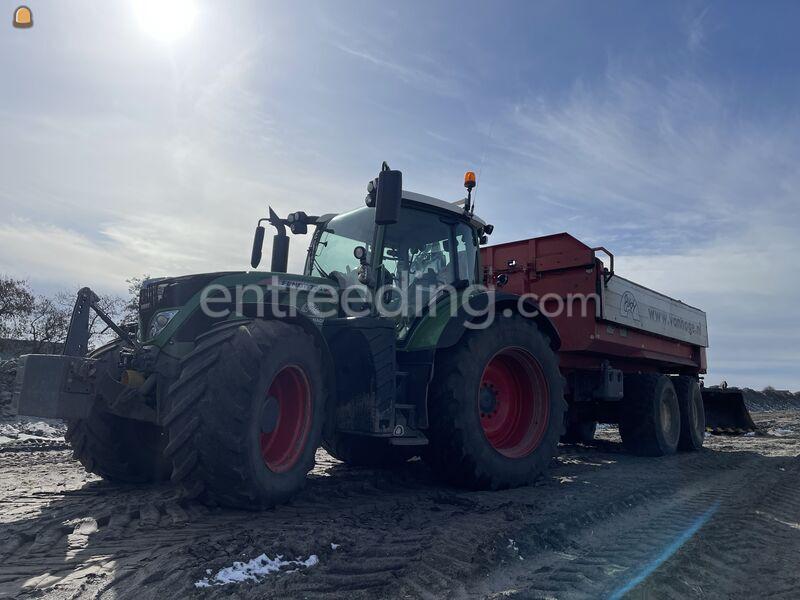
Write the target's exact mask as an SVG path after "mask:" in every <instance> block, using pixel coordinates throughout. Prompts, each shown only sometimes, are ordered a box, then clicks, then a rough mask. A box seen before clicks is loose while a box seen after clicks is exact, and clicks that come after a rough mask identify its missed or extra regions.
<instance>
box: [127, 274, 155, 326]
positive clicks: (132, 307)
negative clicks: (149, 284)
mask: <svg viewBox="0 0 800 600" xmlns="http://www.w3.org/2000/svg"><path fill="white" fill-rule="evenodd" d="M148 279H150V275H147V274H145V275H142V276H141V277H131V278H130V279H126V280H125V283H127V284H128V300H127V302H125V305H124V307H123V311H122V319H123V321H124V322H130V323H135V322H136V321H137V320H138V319H139V292H141V290H142V284H143V283H144V282H145V281H147V280H148Z"/></svg>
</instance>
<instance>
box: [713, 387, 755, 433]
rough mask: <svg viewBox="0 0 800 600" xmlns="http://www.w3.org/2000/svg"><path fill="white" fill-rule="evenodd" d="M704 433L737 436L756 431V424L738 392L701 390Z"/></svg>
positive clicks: (740, 393)
mask: <svg viewBox="0 0 800 600" xmlns="http://www.w3.org/2000/svg"><path fill="white" fill-rule="evenodd" d="M703 405H704V407H705V412H706V431H710V432H711V433H716V434H737V433H746V432H748V431H756V429H757V427H756V424H755V423H754V422H753V418H752V417H751V416H750V412H749V411H748V410H747V406H745V403H744V396H743V395H742V392H741V391H739V390H727V389H726V390H723V389H713V388H712V389H707V388H706V389H703Z"/></svg>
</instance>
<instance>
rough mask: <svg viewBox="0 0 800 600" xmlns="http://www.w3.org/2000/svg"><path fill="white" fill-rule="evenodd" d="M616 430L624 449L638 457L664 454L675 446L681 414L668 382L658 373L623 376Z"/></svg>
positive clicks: (671, 451) (679, 428) (678, 434)
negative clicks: (620, 404)
mask: <svg viewBox="0 0 800 600" xmlns="http://www.w3.org/2000/svg"><path fill="white" fill-rule="evenodd" d="M624 383H625V395H624V398H623V399H622V406H621V407H620V409H621V414H620V423H619V433H620V437H622V443H623V444H624V446H625V448H626V449H627V450H628V451H629V452H632V453H633V454H638V455H640V456H666V455H668V454H674V453H675V451H676V450H677V448H678V439H679V438H680V433H681V413H680V408H679V407H678V397H677V395H676V394H675V388H674V387H673V385H672V381H671V380H670V378H669V377H667V376H666V375H661V374H659V373H637V374H631V375H626V376H625V382H624Z"/></svg>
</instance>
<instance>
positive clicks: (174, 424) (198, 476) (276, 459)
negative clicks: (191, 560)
mask: <svg viewBox="0 0 800 600" xmlns="http://www.w3.org/2000/svg"><path fill="white" fill-rule="evenodd" d="M323 369H324V367H323V361H322V351H321V349H320V348H319V347H318V346H317V344H316V342H315V340H314V338H313V337H312V336H311V335H310V334H308V333H306V332H305V331H304V330H303V328H302V327H299V326H297V325H289V324H287V323H283V322H278V321H254V322H250V323H247V324H243V325H240V326H238V327H237V326H233V327H227V328H223V329H219V330H216V331H213V330H212V331H211V332H209V333H207V334H205V335H203V336H200V338H198V340H197V346H196V348H195V350H194V351H193V352H191V353H190V354H189V355H187V356H186V357H185V358H184V359H183V360H182V361H181V375H180V378H179V379H178V381H177V382H175V383H174V384H173V385H172V386H171V388H170V390H169V400H168V402H169V410H168V412H167V416H166V417H165V419H164V422H165V426H166V427H167V430H168V432H169V445H168V446H167V448H166V451H165V452H166V454H167V455H168V456H170V457H171V458H172V461H173V465H174V469H173V473H172V480H173V481H174V482H176V483H178V484H180V485H181V486H182V488H183V490H184V492H185V494H186V495H187V496H189V497H194V498H197V499H199V500H201V501H203V502H206V503H208V504H221V505H225V506H232V507H236V508H244V509H250V510H257V509H263V508H268V507H271V506H274V505H276V504H280V503H283V502H286V501H288V500H289V499H290V498H291V497H292V496H293V495H294V494H295V493H297V492H298V491H299V490H300V489H301V488H302V487H303V485H304V484H305V479H306V475H307V474H308V472H309V471H310V470H311V469H312V468H313V466H314V454H315V452H316V449H317V448H318V447H319V444H320V437H321V432H322V423H323V419H324V414H325V406H324V405H325V399H326V393H327V392H326V389H325V380H324V370H323Z"/></svg>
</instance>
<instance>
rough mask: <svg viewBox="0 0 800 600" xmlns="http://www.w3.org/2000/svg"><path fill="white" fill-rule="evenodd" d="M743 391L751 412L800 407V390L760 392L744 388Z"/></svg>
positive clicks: (766, 390) (768, 390) (767, 390)
mask: <svg viewBox="0 0 800 600" xmlns="http://www.w3.org/2000/svg"><path fill="white" fill-rule="evenodd" d="M741 391H742V395H743V396H744V402H745V404H746V405H747V410H749V411H751V412H768V411H774V410H796V409H800V392H790V391H787V390H772V389H765V390H762V391H760V392H758V391H756V390H751V389H750V388H742V390H741Z"/></svg>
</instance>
